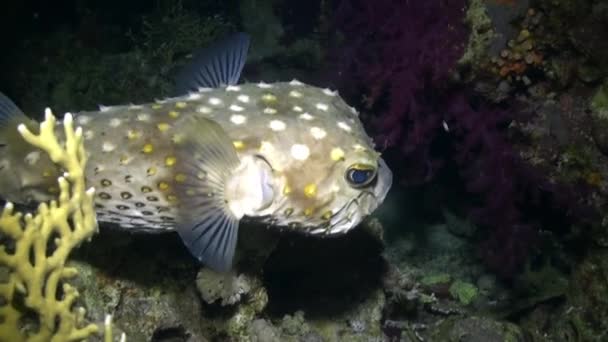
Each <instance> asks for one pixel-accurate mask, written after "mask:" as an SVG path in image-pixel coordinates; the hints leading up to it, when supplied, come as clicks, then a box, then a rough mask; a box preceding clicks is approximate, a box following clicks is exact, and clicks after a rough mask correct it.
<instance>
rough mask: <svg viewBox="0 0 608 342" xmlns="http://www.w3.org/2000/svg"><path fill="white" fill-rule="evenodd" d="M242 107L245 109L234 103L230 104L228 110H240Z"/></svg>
mask: <svg viewBox="0 0 608 342" xmlns="http://www.w3.org/2000/svg"><path fill="white" fill-rule="evenodd" d="M243 109H245V108H243V107H241V106H239V105H235V104H233V105H230V110H231V111H233V112H242V111H243Z"/></svg>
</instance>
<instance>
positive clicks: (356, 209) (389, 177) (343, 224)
mask: <svg viewBox="0 0 608 342" xmlns="http://www.w3.org/2000/svg"><path fill="white" fill-rule="evenodd" d="M392 184H393V173H392V172H391V170H390V169H389V168H388V166H387V165H386V162H384V160H383V159H380V160H379V161H378V176H377V180H376V182H375V184H374V186H373V187H371V188H370V189H366V190H363V191H361V193H360V194H359V196H357V197H355V198H353V199H352V200H350V201H349V202H348V203H346V205H344V206H343V207H342V208H340V210H338V211H337V212H335V213H334V214H333V215H332V217H331V219H330V221H329V227H328V228H327V230H326V232H327V233H328V234H339V233H345V232H347V231H349V230H350V229H352V228H354V227H356V226H357V225H358V224H359V223H361V221H362V220H363V219H364V218H365V217H366V216H368V215H369V214H371V213H372V212H373V211H374V210H376V208H378V207H379V206H380V204H382V202H384V199H385V198H386V195H387V194H388V191H389V190H390V188H391V186H392Z"/></svg>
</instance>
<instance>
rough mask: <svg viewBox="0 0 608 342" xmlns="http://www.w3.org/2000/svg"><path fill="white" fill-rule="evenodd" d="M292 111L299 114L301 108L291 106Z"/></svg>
mask: <svg viewBox="0 0 608 342" xmlns="http://www.w3.org/2000/svg"><path fill="white" fill-rule="evenodd" d="M293 110H294V112H301V111H302V107H300V106H293Z"/></svg>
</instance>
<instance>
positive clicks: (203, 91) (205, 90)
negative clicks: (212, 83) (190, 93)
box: [198, 87, 213, 93]
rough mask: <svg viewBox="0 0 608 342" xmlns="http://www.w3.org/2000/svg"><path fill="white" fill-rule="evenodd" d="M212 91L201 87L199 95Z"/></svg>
mask: <svg viewBox="0 0 608 342" xmlns="http://www.w3.org/2000/svg"><path fill="white" fill-rule="evenodd" d="M212 90H213V88H207V87H200V88H198V92H199V93H207V92H210V91H212Z"/></svg>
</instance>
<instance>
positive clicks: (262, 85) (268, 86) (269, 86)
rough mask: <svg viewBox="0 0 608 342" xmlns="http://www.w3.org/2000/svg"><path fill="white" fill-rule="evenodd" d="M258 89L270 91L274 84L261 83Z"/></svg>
mask: <svg viewBox="0 0 608 342" xmlns="http://www.w3.org/2000/svg"><path fill="white" fill-rule="evenodd" d="M258 87H259V88H262V89H268V88H272V84H268V83H264V82H260V83H258Z"/></svg>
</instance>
